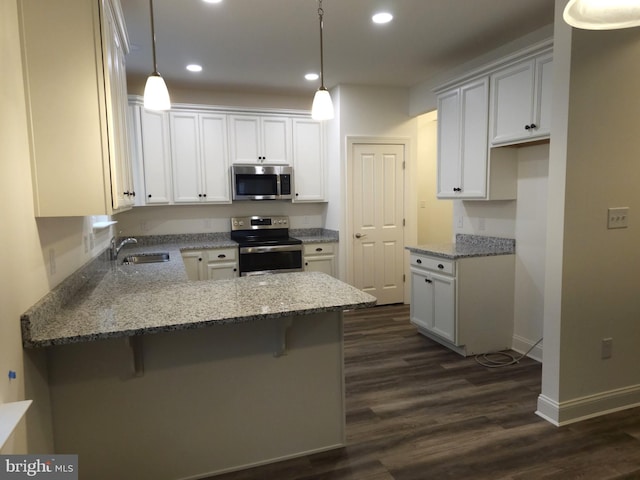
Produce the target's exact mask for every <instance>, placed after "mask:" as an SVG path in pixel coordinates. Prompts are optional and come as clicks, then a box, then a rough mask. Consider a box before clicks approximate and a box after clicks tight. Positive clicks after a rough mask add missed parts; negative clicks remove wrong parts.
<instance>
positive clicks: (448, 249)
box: [405, 233, 516, 260]
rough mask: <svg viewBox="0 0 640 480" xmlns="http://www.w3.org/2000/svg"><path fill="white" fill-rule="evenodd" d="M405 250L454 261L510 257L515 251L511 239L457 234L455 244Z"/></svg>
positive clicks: (420, 246)
mask: <svg viewBox="0 0 640 480" xmlns="http://www.w3.org/2000/svg"><path fill="white" fill-rule="evenodd" d="M405 248H406V249H407V250H409V251H410V252H412V253H418V254H421V255H432V256H434V257H441V258H447V259H450V260H456V259H458V258H465V257H488V256H493V255H511V254H514V253H515V251H516V241H515V240H514V239H511V238H501V237H485V236H481V235H468V234H461V233H459V234H457V235H456V241H455V243H441V244H427V245H417V246H408V247H405Z"/></svg>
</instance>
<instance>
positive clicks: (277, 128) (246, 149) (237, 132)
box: [229, 115, 292, 165]
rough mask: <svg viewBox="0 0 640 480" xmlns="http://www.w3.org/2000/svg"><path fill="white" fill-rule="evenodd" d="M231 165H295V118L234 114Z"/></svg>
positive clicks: (231, 137)
mask: <svg viewBox="0 0 640 480" xmlns="http://www.w3.org/2000/svg"><path fill="white" fill-rule="evenodd" d="M229 125H230V132H229V138H230V148H231V163H275V164H280V165H290V164H291V150H292V141H291V119H290V118H288V117H284V116H281V117H279V116H263V115H230V116H229Z"/></svg>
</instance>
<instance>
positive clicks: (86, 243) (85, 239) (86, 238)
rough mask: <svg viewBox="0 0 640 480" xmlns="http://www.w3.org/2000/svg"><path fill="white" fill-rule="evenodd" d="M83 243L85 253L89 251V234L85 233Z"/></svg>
mask: <svg viewBox="0 0 640 480" xmlns="http://www.w3.org/2000/svg"><path fill="white" fill-rule="evenodd" d="M82 243H83V244H84V253H89V236H88V235H84V236H83V237H82Z"/></svg>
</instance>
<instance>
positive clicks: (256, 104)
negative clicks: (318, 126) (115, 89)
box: [127, 77, 314, 110]
mask: <svg viewBox="0 0 640 480" xmlns="http://www.w3.org/2000/svg"><path fill="white" fill-rule="evenodd" d="M145 82H146V78H139V77H134V78H132V77H127V89H128V92H129V94H130V95H140V96H142V95H143V93H144V84H145ZM167 89H168V90H169V95H170V96H171V101H172V102H174V103H195V104H202V105H220V106H226V107H246V108H269V109H271V108H274V109H286V110H311V102H312V101H313V94H314V92H313V90H310V91H309V95H307V96H301V95H282V94H280V93H279V94H269V93H264V92H262V93H260V92H246V91H242V92H239V91H219V90H210V89H206V88H200V89H198V88H193V87H183V86H180V85H172V84H171V82H169V84H168V85H167Z"/></svg>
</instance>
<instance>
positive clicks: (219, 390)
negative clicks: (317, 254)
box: [22, 243, 375, 480]
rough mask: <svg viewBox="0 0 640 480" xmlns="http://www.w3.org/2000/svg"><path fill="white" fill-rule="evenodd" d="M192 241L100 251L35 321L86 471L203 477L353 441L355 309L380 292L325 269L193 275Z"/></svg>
mask: <svg viewBox="0 0 640 480" xmlns="http://www.w3.org/2000/svg"><path fill="white" fill-rule="evenodd" d="M187 247H188V245H186V244H185V243H179V244H178V243H174V244H161V245H155V246H153V247H151V246H148V245H147V246H138V247H134V248H126V249H125V250H123V253H124V252H125V251H126V253H128V254H130V253H132V252H133V253H136V252H139V251H142V250H144V251H145V252H150V251H162V252H167V253H169V256H170V259H169V261H168V262H163V263H150V264H138V265H122V264H121V263H120V262H121V260H119V261H118V263H115V262H110V261H107V259H106V258H102V259H96V260H95V261H94V262H92V264H91V265H88V266H87V267H85V268H84V269H83V270H82V271H80V272H78V273H77V274H76V275H74V278H71V279H69V281H68V282H65V283H64V284H62V285H61V286H60V287H58V288H56V289H54V291H52V292H51V293H50V294H49V295H48V296H47V297H45V298H44V299H43V300H42V301H41V302H39V303H38V304H37V305H35V306H34V307H33V308H32V309H30V310H29V311H28V312H26V313H25V314H24V315H23V317H22V327H23V340H24V345H25V347H26V348H38V347H47V350H48V351H47V357H48V362H49V365H48V366H49V384H50V387H51V397H52V411H53V421H54V437H55V445H56V453H77V454H79V458H80V466H81V467H80V469H81V477H80V478H92V479H98V480H99V479H112V478H136V479H147V478H148V479H178V478H199V477H201V476H206V475H211V474H214V473H219V472H223V471H228V470H234V469H238V468H244V467H248V466H251V465H257V464H261V463H266V462H269V461H274V460H277V459H282V458H287V457H292V456H297V455H302V454H306V453H310V452H317V451H323V450H327V449H331V448H337V447H340V446H342V445H344V443H345V431H344V421H345V419H344V376H343V356H342V354H343V345H342V311H343V310H346V309H352V308H361V307H366V306H372V305H374V304H375V298H374V297H371V296H370V295H367V294H365V293H363V292H361V291H359V290H357V289H355V288H353V287H351V286H349V285H347V284H344V283H342V282H340V281H339V280H336V279H335V278H332V277H331V276H329V275H326V274H322V273H307V272H297V273H283V274H279V275H268V276H256V277H244V278H237V279H233V280H220V281H188V280H187V277H186V273H185V268H184V264H183V262H182V258H181V250H182V249H184V248H187ZM121 255H123V254H121ZM72 292H73V293H72ZM152 333H153V335H152Z"/></svg>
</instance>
